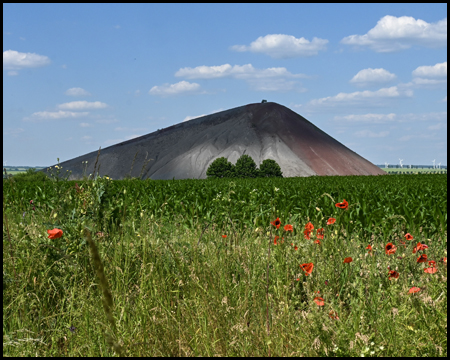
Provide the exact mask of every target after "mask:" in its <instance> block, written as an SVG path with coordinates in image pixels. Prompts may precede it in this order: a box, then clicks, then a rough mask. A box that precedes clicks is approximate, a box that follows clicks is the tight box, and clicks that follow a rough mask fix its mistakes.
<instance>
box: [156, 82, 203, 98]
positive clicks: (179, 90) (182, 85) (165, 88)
mask: <svg viewBox="0 0 450 360" xmlns="http://www.w3.org/2000/svg"><path fill="white" fill-rule="evenodd" d="M199 89H200V85H199V84H197V83H190V82H188V81H180V82H178V83H176V84H163V85H161V86H153V87H152V88H151V89H150V91H149V92H148V93H149V94H150V95H177V94H183V93H192V92H197V91H198V90H199Z"/></svg>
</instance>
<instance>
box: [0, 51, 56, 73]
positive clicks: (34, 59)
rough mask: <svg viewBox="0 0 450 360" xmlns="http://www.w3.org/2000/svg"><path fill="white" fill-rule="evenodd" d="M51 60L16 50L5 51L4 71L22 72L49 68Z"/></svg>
mask: <svg viewBox="0 0 450 360" xmlns="http://www.w3.org/2000/svg"><path fill="white" fill-rule="evenodd" d="M50 63H51V61H50V59H49V58H48V57H47V56H44V55H38V54H35V53H22V52H18V51H15V50H6V51H3V70H21V69H24V68H36V67H42V66H47V65H49V64H50Z"/></svg>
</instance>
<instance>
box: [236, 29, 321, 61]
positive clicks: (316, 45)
mask: <svg viewBox="0 0 450 360" xmlns="http://www.w3.org/2000/svg"><path fill="white" fill-rule="evenodd" d="M327 43H328V40H325V39H319V38H317V37H314V38H313V39H312V41H309V40H307V39H305V38H304V37H301V38H296V37H294V36H292V35H284V34H270V35H266V36H260V37H259V38H257V39H256V40H255V41H253V42H252V43H251V44H250V45H249V46H245V45H234V46H232V47H231V50H234V51H241V52H242V51H251V52H255V53H263V54H266V55H269V56H270V57H272V58H275V59H287V58H295V57H306V56H313V55H317V54H318V53H319V51H320V50H326V44H327Z"/></svg>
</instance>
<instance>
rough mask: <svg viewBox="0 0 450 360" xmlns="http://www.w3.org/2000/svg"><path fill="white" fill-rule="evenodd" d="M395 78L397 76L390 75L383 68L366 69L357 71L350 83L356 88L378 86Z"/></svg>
mask: <svg viewBox="0 0 450 360" xmlns="http://www.w3.org/2000/svg"><path fill="white" fill-rule="evenodd" d="M396 77H397V76H396V75H395V74H392V73H390V72H389V71H387V70H385V69H383V68H378V69H372V68H368V69H363V70H361V71H359V72H358V73H357V74H356V75H355V76H353V78H352V79H351V80H350V83H352V84H354V85H356V86H370V85H380V84H386V83H389V82H391V81H392V80H394V79H395V78H396Z"/></svg>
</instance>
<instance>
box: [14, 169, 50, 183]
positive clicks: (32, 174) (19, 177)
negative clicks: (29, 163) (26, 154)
mask: <svg viewBox="0 0 450 360" xmlns="http://www.w3.org/2000/svg"><path fill="white" fill-rule="evenodd" d="M13 179H14V180H15V181H45V180H50V179H49V177H48V176H47V175H45V173H44V172H42V171H36V169H34V168H31V169H28V170H27V171H26V172H22V173H19V174H16V175H14V176H13Z"/></svg>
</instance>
